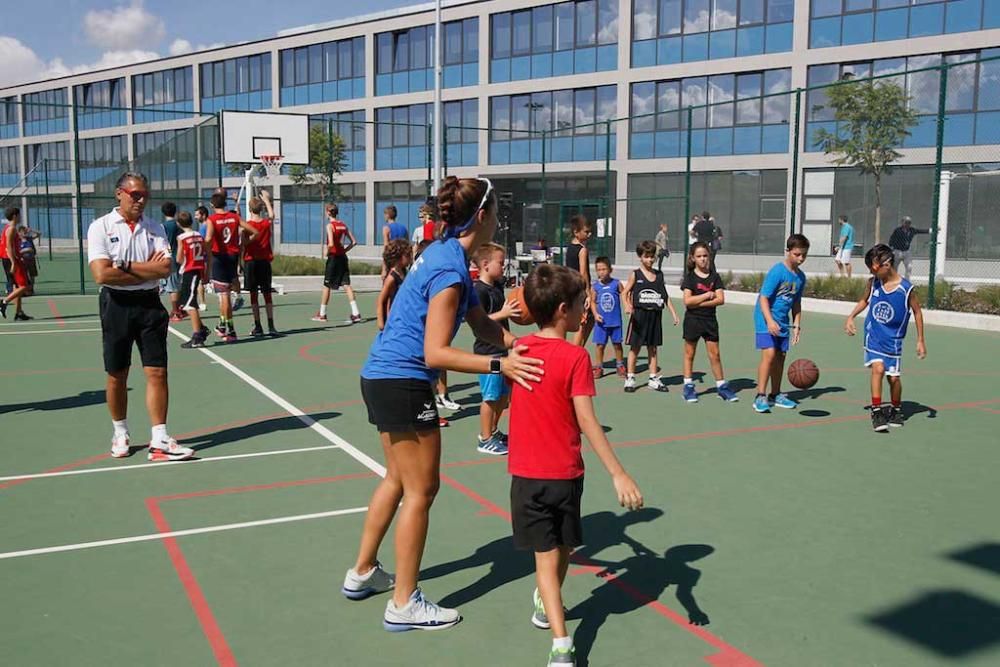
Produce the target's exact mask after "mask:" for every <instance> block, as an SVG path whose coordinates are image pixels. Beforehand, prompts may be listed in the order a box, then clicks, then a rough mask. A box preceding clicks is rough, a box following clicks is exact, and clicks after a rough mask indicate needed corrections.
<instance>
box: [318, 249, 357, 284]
mask: <svg viewBox="0 0 1000 667" xmlns="http://www.w3.org/2000/svg"><path fill="white" fill-rule="evenodd" d="M350 284H351V269H350V265H349V264H348V262H347V255H327V257H326V273H325V275H324V276H323V286H324V287H329V288H330V289H340V286H341V285H350Z"/></svg>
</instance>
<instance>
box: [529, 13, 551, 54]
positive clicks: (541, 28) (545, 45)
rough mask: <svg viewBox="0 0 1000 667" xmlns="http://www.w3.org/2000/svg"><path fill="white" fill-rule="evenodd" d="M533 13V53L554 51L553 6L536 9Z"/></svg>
mask: <svg viewBox="0 0 1000 667" xmlns="http://www.w3.org/2000/svg"><path fill="white" fill-rule="evenodd" d="M531 13H532V19H531V22H532V23H533V24H534V33H533V35H532V44H531V47H532V51H533V52H534V53H548V52H549V51H551V50H552V5H544V6H542V7H535V8H534V9H533V10H532V11H531Z"/></svg>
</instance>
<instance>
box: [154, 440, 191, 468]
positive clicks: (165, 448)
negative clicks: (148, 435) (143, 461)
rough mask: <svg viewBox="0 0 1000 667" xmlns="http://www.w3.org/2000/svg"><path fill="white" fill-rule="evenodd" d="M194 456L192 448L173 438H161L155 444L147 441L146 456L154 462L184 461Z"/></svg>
mask: <svg viewBox="0 0 1000 667" xmlns="http://www.w3.org/2000/svg"><path fill="white" fill-rule="evenodd" d="M192 456H194V450H193V449H191V448H190V447H185V446H184V445H181V444H180V443H178V442H177V441H176V440H174V439H173V438H168V439H166V440H162V441H160V442H159V443H157V444H153V443H152V442H151V443H149V454H148V455H147V457H146V458H148V459H149V460H150V461H154V462H157V463H159V462H162V461H186V460H187V459H189V458H191V457H192Z"/></svg>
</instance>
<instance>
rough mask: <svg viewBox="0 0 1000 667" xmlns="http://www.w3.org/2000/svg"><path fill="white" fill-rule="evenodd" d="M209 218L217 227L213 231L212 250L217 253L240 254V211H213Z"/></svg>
mask: <svg viewBox="0 0 1000 667" xmlns="http://www.w3.org/2000/svg"><path fill="white" fill-rule="evenodd" d="M208 219H209V221H210V222H211V223H212V226H213V227H214V228H215V229H214V230H213V232H212V252H213V253H214V254H216V255H238V254H240V215H239V213H235V212H233V211H226V212H225V213H213V214H212V215H210V216H208Z"/></svg>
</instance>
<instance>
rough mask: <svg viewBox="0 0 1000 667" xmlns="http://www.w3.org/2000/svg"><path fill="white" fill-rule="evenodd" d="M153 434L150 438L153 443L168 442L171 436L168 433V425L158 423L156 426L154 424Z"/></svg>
mask: <svg viewBox="0 0 1000 667" xmlns="http://www.w3.org/2000/svg"><path fill="white" fill-rule="evenodd" d="M152 436H153V437H152V439H151V440H150V442H153V443H161V442H166V441H167V440H168V439H169V438H170V436H169V435H167V425H166V424H157V425H156V426H154V427H153V433H152Z"/></svg>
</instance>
